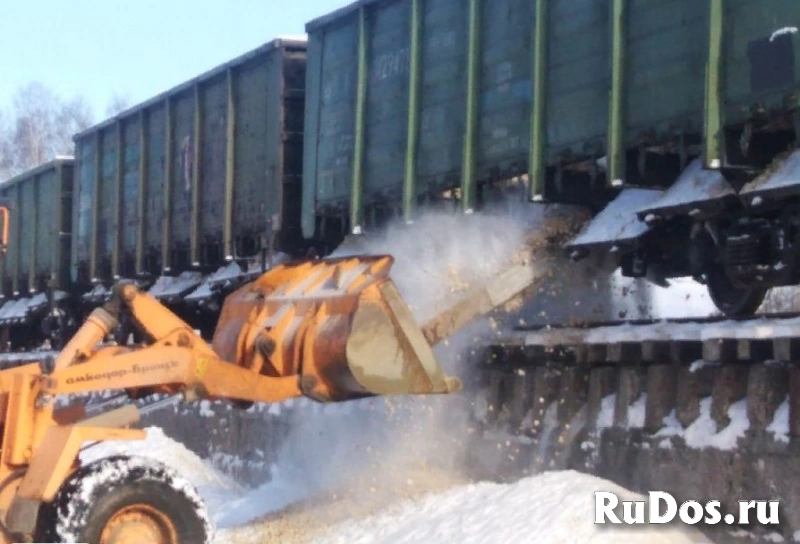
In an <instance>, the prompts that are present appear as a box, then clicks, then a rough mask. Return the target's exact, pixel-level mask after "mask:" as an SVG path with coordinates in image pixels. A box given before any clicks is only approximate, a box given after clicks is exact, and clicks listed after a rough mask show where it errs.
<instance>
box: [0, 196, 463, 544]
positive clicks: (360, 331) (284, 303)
mask: <svg viewBox="0 0 800 544" xmlns="http://www.w3.org/2000/svg"><path fill="white" fill-rule="evenodd" d="M0 211H2V212H3V215H4V216H6V217H7V211H5V210H0ZM392 263H393V259H392V257H389V256H377V257H363V258H362V257H358V258H345V259H338V260H333V259H331V260H316V261H310V262H303V263H296V264H287V265H282V266H279V267H276V268H273V269H272V270H270V271H268V272H266V273H265V274H263V275H262V276H261V277H260V278H258V279H256V280H255V281H253V282H251V283H249V284H247V285H245V286H243V287H241V288H239V289H238V290H237V291H235V292H234V293H232V294H231V295H230V296H229V297H228V298H227V299H226V301H225V303H224V305H223V308H222V312H221V317H220V320H219V323H218V324H217V327H216V330H215V333H214V337H213V341H212V343H211V345H209V344H208V343H207V342H206V341H204V340H203V339H202V338H201V337H200V336H199V335H197V334H196V333H195V332H194V331H193V330H192V328H191V327H189V326H188V325H187V324H186V323H184V322H183V321H182V320H181V319H179V318H178V317H177V316H176V315H174V314H173V313H172V312H170V311H169V310H168V309H166V308H165V307H164V306H163V305H161V304H160V303H159V302H158V301H157V300H156V299H155V298H153V297H151V296H150V295H148V294H146V293H143V292H141V291H139V290H138V289H137V288H136V287H135V286H134V285H131V284H126V283H120V284H118V285H117V286H116V287H115V288H114V291H113V296H112V297H111V299H110V300H109V302H108V303H106V304H105V305H104V306H103V307H100V308H97V309H95V310H94V312H93V313H92V314H91V315H90V316H89V318H88V319H87V320H86V321H85V323H84V324H83V325H82V326H81V328H80V329H79V330H78V331H77V333H76V334H75V335H74V336H73V337H72V339H71V340H70V341H69V342H68V343H67V345H66V346H65V348H64V349H63V350H62V351H61V352H59V354H58V355H57V356H56V357H55V358H52V359H50V360H49V361H41V362H38V363H32V364H27V365H25V366H20V367H16V368H10V369H7V370H3V371H0V425H2V449H1V450H0V543H3V544H10V543H14V542H88V543H91V544H139V543H140V544H178V543H181V544H183V543H185V544H203V543H210V542H211V538H212V536H211V535H212V532H213V530H212V527H211V524H210V523H209V521H208V516H207V515H206V513H205V507H204V505H203V502H202V501H201V499H200V498H199V496H198V495H197V492H196V491H195V490H194V488H192V486H191V485H189V484H188V483H187V482H185V481H183V480H182V479H181V478H180V476H179V475H177V474H176V473H175V472H174V471H173V470H172V469H170V468H168V467H166V466H162V465H159V464H157V463H155V462H153V461H150V460H143V459H137V458H132V457H125V456H119V457H111V458H105V459H102V460H99V461H95V462H94V463H91V464H87V465H85V466H83V465H82V464H81V462H80V460H79V453H80V451H81V449H82V448H84V447H86V446H90V445H91V444H93V443H97V442H101V441H106V440H132V439H142V438H144V437H145V433H144V431H142V430H139V429H135V428H131V427H132V426H133V425H134V424H135V423H136V422H137V421H138V419H139V416H140V412H139V409H138V408H137V407H136V406H135V404H134V403H133V402H132V401H131V402H128V403H127V404H126V405H124V406H123V407H121V408H116V409H114V410H110V411H107V412H105V413H100V414H99V415H95V416H89V415H87V414H88V411H87V405H86V404H85V403H81V402H78V403H75V404H72V405H66V406H65V407H57V406H56V400H57V399H63V398H64V397H65V396H67V397H66V398H68V399H69V398H70V397H68V396H69V395H76V394H85V393H92V392H104V391H111V390H119V391H120V393H121V395H122V396H123V397H124V399H126V400H127V399H138V398H142V397H145V396H148V395H154V394H167V395H172V396H174V395H180V396H181V397H182V398H183V400H186V401H195V400H199V399H210V400H228V401H231V402H235V403H237V404H238V405H240V406H244V407H246V406H248V405H250V404H252V403H272V402H280V401H283V400H286V399H289V398H292V397H298V396H306V397H310V398H311V399H314V400H316V401H320V402H341V401H348V400H351V399H358V398H363V397H369V396H376V395H395V394H401V395H406V394H414V395H416V394H443V393H450V392H454V391H457V390H459V389H460V388H461V382H460V381H459V380H458V379H456V378H452V377H448V376H445V374H444V373H443V371H442V369H441V368H440V366H439V364H438V363H437V361H436V360H435V358H434V355H433V352H432V349H431V347H430V344H429V343H428V341H427V340H426V337H425V335H424V333H423V331H422V329H421V328H420V327H418V326H417V324H416V323H415V321H414V319H413V316H412V315H411V312H410V311H409V309H408V307H407V306H406V304H405V303H404V301H403V300H402V299H401V297H400V295H399V293H398V291H397V289H396V287H395V285H394V284H393V282H392V281H391V279H390V278H389V270H390V268H391V266H392ZM124 312H127V314H128V315H127V316H126V317H129V318H130V319H131V321H132V322H133V323H134V325H135V326H136V327H138V328H139V329H140V330H141V332H142V333H143V337H144V338H146V341H145V342H144V343H142V344H139V345H111V346H109V345H104V344H103V341H104V339H106V338H107V337H109V335H110V334H111V332H112V331H113V330H114V329H115V327H116V326H117V325H118V323H119V321H120V319H121V317H122V314H123V313H124ZM72 400H74V399H72ZM59 406H61V405H59Z"/></svg>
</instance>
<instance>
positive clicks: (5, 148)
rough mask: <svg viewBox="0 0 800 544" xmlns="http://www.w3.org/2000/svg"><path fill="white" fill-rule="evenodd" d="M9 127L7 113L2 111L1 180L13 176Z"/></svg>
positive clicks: (0, 131)
mask: <svg viewBox="0 0 800 544" xmlns="http://www.w3.org/2000/svg"><path fill="white" fill-rule="evenodd" d="M9 134H10V131H9V128H8V123H7V120H6V117H5V115H4V114H3V112H2V111H0V181H2V180H4V179H8V178H9V177H11V174H10V172H11V163H12V160H11V147H10V143H9Z"/></svg>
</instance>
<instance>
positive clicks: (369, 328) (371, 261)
mask: <svg viewBox="0 0 800 544" xmlns="http://www.w3.org/2000/svg"><path fill="white" fill-rule="evenodd" d="M393 262H394V261H393V258H392V257H390V256H376V257H350V258H341V259H325V260H316V261H309V262H302V263H296V264H285V265H281V266H279V267H276V268H274V269H272V270H270V271H269V272H267V273H265V274H264V275H262V276H261V277H260V278H258V279H257V280H255V281H253V282H252V283H250V284H248V285H245V286H244V287H242V288H240V289H239V290H238V291H236V292H234V293H232V294H231V295H230V296H229V297H228V298H227V299H226V301H225V304H224V305H223V309H222V312H221V315H220V321H219V323H218V325H217V330H216V331H215V334H214V340H213V347H214V350H215V351H216V352H217V353H218V354H219V355H220V357H222V358H224V359H226V360H228V361H231V362H235V363H236V364H238V365H241V366H244V367H246V368H250V369H252V370H253V371H254V372H259V373H261V374H263V375H267V376H274V377H288V376H297V377H298V380H299V384H300V389H301V391H302V392H303V394H305V395H306V396H308V397H310V398H313V399H316V400H319V401H326V402H327V401H344V400H350V399H355V398H362V397H368V396H376V395H418V394H441V393H451V392H454V391H458V390H460V389H461V382H460V381H459V380H458V379H457V378H452V377H448V376H445V374H444V372H443V370H442V368H441V367H440V366H439V363H438V362H437V361H436V358H435V357H434V354H433V351H432V349H431V346H430V345H429V344H428V343H427V341H426V340H425V337H424V336H423V334H422V331H421V329H420V327H419V325H418V324H417V323H416V322H415V320H414V317H413V315H412V314H411V311H410V310H409V308H408V306H407V305H406V303H405V302H404V301H403V299H402V297H401V296H400V294H399V292H398V290H397V288H396V286H395V285H394V283H393V282H392V281H391V279H390V278H389V271H390V269H391V266H392V264H393Z"/></svg>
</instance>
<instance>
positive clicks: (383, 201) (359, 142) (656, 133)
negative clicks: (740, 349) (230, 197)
mask: <svg viewBox="0 0 800 544" xmlns="http://www.w3.org/2000/svg"><path fill="white" fill-rule="evenodd" d="M798 27H800V2H797V1H795V0H702V1H698V0H671V1H662V0H593V1H586V0H458V1H452V0H361V1H359V2H355V3H353V4H351V5H349V6H347V7H345V8H342V9H340V10H338V11H336V12H334V13H331V14H329V15H327V16H324V17H321V18H318V19H316V20H314V21H312V22H310V23H309V24H308V25H307V31H308V33H309V58H308V74H307V108H306V127H305V129H306V134H307V138H306V141H305V157H304V160H305V165H304V179H303V185H304V192H303V222H302V227H303V233H304V235H305V236H307V237H311V236H314V235H316V234H317V233H318V232H319V231H320V229H324V228H330V226H331V225H333V226H334V227H337V228H341V229H342V230H344V231H350V232H358V231H360V230H361V229H362V228H363V227H364V225H365V224H369V222H370V221H371V220H372V219H373V218H376V217H377V218H379V219H380V218H381V217H383V216H384V215H385V212H386V211H387V210H388V211H389V212H390V214H392V213H393V214H395V215H396V213H397V211H400V212H401V213H402V215H403V217H404V218H405V219H406V220H411V219H413V217H414V214H415V210H416V209H417V207H418V206H419V205H420V204H421V203H423V202H426V201H427V200H431V199H434V198H436V197H437V195H441V194H442V193H443V192H445V194H449V195H454V196H455V198H457V199H458V200H459V201H460V205H461V208H462V209H463V210H464V211H470V210H473V209H475V208H476V207H479V206H480V205H481V203H482V197H483V196H484V193H485V191H484V188H486V187H490V186H491V184H492V183H494V182H496V181H503V180H508V179H511V178H514V177H518V176H519V177H522V179H525V177H524V176H526V175H527V194H528V197H529V199H530V200H532V201H535V202H555V203H568V204H581V205H588V206H590V207H591V208H592V210H593V211H594V212H600V211H605V212H606V213H605V215H604V216H603V221H605V222H606V223H607V222H608V221H612V222H614V221H616V223H615V224H613V225H609V224H605V225H603V224H596V225H594V227H596V228H594V230H592V231H591V232H586V233H583V235H582V236H581V237H579V239H577V240H576V241H575V243H574V244H572V245H571V247H572V248H573V249H574V250H575V255H576V258H577V257H580V256H582V255H584V254H585V252H586V251H587V250H596V249H601V250H613V253H614V254H615V255H617V256H619V257H620V258H621V259H622V260H621V265H622V268H623V273H625V274H626V275H631V276H636V277H638V276H648V277H650V276H651V274H650V273H651V272H654V271H655V269H656V268H657V269H658V271H657V272H655V276H654V277H655V280H656V281H657V282H658V283H661V284H663V282H664V281H665V279H666V278H669V277H678V276H694V277H696V278H697V279H698V280H699V281H701V282H710V283H711V284H714V286H715V287H710V290H711V291H712V298H714V300H715V302H717V304H718V306H720V308H721V309H723V311H725V312H726V313H738V312H740V311H744V310H747V309H748V308H750V309H752V306H753V305H754V304H756V303H758V302H759V301H760V296H759V293H758V292H757V291H761V290H763V289H762V288H763V287H764V286H767V287H769V286H774V285H778V284H786V283H787V282H788V283H796V281H797V280H798V279H800V278H794V275H797V274H796V273H795V272H793V271H792V270H794V269H793V268H792V267H791V266H788V265H787V263H786V262H785V260H786V259H788V258H789V255H787V254H784V253H781V252H782V251H784V249H785V245H786V244H784V245H783V246H781V249H774V248H772V249H769V248H767V247H766V246H758V247H756V246H755V245H753V247H750V246H748V247H744V246H743V245H742V244H744V242H737V244H739V245H742V247H738V245H737V244H734V243H733V242H735V241H736V240H737V238H736V235H734V234H731V241H732V242H731V244H729V245H728V244H726V243H724V242H721V240H722V238H720V237H719V236H717V234H716V233H715V234H713V235H712V238H714V242H713V244H712V246H715V247H716V249H715V251H716V252H719V253H720V255H718V256H715V257H713V258H712V261H714V262H713V263H710V262H705V261H704V260H702V259H701V260H700V261H698V260H697V258H696V257H689V256H688V255H695V254H702V253H704V252H706V251H710V250H709V249H708V247H706V246H705V244H706V242H705V241H703V242H702V244H703V246H702V247H699V248H695V249H696V251H694V250H693V251H692V252H687V251H680V250H679V251H677V252H676V251H670V248H684V249H685V248H686V247H687V244H689V242H690V240H688V239H687V237H689V236H693V237H694V238H691V240H694V239H695V238H697V231H698V229H700V230H703V231H706V230H708V228H709V227H708V225H705V226H704V225H703V224H699V223H697V221H699V220H700V219H701V218H703V217H706V218H708V217H710V218H712V219H714V220H716V221H723V222H724V221H727V220H729V219H730V216H729V214H728V215H721V216H715V215H713V214H714V213H715V210H719V209H723V210H726V212H725V213H728V212H730V209H729V208H728V207H726V206H728V205H729V204H730V203H731V202H733V204H734V207H735V201H736V200H737V199H736V194H737V192H738V191H740V190H742V186H743V184H745V183H748V182H749V181H752V179H753V178H754V177H756V176H758V175H759V174H760V173H762V172H763V171H764V170H765V169H766V168H767V167H768V165H769V164H770V163H771V162H772V160H773V159H774V158H775V157H776V156H777V155H778V154H779V153H781V152H782V151H784V150H786V149H787V148H789V147H791V146H793V145H794V144H795V142H796V134H797V130H796V128H795V127H797V126H800V125H798V123H797V118H798V117H797V105H798V100H800V98H798V97H799V96H800V95H799V94H798V79H797V78H798V75H800V72H798V62H800V51H799V50H798V46H797V37H796V33H797V31H798ZM695 161H700V163H697V162H695ZM697 164H700V165H701V166H702V167H703V168H701V171H702V172H705V173H706V174H708V173H709V172H711V174H709V175H703V174H702V172H701V173H699V174H698V172H697V170H696V166H697ZM787 175H789V174H787ZM798 175H799V176H800V174H798ZM698 176H699V181H698V179H697V178H698ZM792 176H794V173H792V174H790V175H789V177H790V178H792ZM784 177H785V176H784ZM792 179H793V178H792ZM720 180H721V182H720ZM679 182H680V183H679ZM720 183H722V184H725V185H726V186H720ZM709 184H710V185H709ZM728 184H730V186H727V185H728ZM768 185H769V184H768ZM772 185H775V183H773V184H772ZM772 185H769V187H770V189H769V195H771V196H770V197H769V198H768V195H766V194H764V195H762V194H760V193H759V191H761V189H758V188H753V187H752V186H748V187H747V188H746V191H749V192H745V193H742V194H741V195H739V196H744V195H745V194H746V195H749V196H750V197H752V199H753V200H754V201H756V202H759V203H760V202H761V201H762V200H768V201H769V200H770V198H772V200H774V199H775V197H776V196H780V195H785V194H787V189H786V188H785V186H786V185H787V183H786V182H785V181H782V182H780V183H778V184H777V185H779V187H772ZM788 185H789V186H791V187H795V185H798V184H793V183H788ZM678 186H679V187H678ZM687 186H691V188H692V190H691V191H686V190H684V189H685V188H686V187H687ZM697 186H702V187H700V189H698V187H697ZM675 187H678V189H675V190H674V191H673V192H672V193H671V194H669V195H664V194H663V191H664V190H665V189H674V188H675ZM759 187H760V185H759ZM676 191H677V192H679V193H680V194H676ZM753 191H755V192H753ZM788 191H789V193H791V191H792V190H791V189H790V190H788ZM620 192H625V194H624V195H622V199H621V200H618V201H616V203H617V207H616V208H613V209H607V208H606V206H607V205H608V204H609V203H611V202H612V201H614V199H615V198H617V197H618V196H620ZM690 193H691V194H690ZM699 194H705V195H706V197H709V196H710V197H712V198H710V199H709V198H706V199H705V205H706V207H707V208H708V212H707V213H706V211H704V209H705V208H703V209H701V208H702V207H701V208H697V206H694V205H693V204H694V200H695V196H697V195H699ZM662 196H665V198H666V200H664V201H659V199H660V198H661V197H662ZM667 197H668V198H667ZM718 197H719V198H718ZM756 197H758V198H756ZM687 199H688V200H687ZM677 204H680V205H677ZM690 204H692V205H691V206H690ZM664 210H667V211H668V212H669V213H667V212H665V211H664ZM656 212H658V213H656ZM739 212H740V213H744V214H745V216H747V217H749V216H750V215H748V214H749V213H750V212H749V211H742V210H739ZM626 214H628V215H626ZM681 214H682V215H681ZM708 214H711V215H708ZM677 216H680V217H681V218H680V219H678V220H679V223H680V224H679V225H675V224H673V223H672V222H670V221H668V220H669V219H671V218H673V217H677ZM647 217H651V219H654V220H656V221H664V223H663V226H665V227H666V228H665V229H656V228H654V227H652V226H650V225H647V224H645V221H644V220H645V218H647ZM619 218H622V220H620V219H619ZM620 221H621V222H620ZM787 221H788V220H787ZM693 222H695V223H693ZM788 225H789V223H787V224H786V225H784V226H785V227H786V228H788ZM776 228H777V226H776V225H771V226H767V227H765V229H766V232H767V233H770V232H773V233H774V232H777V231H776V230H775V229H776ZM675 232H679V233H681V234H680V235H679V236H678V237H677V238H674V237H673V238H670V236H664V235H662V234H664V233H675ZM783 235H785V236H789V237H792V236H793V235H794V231H792V230H791V229H790V230H788V231H786V232H785V233H784V234H781V236H783ZM760 237H761V238H768V237H769V234H762V235H760ZM700 238H703V237H700ZM698 239H699V238H698ZM748 243H750V244H751V245H752V244H755V242H752V241H751V242H748ZM734 246H737V247H734ZM603 248H604V249H603ZM770 251H772V257H764V256H763V255H765V254H767V253H769V252H770ZM726 252H727V253H726ZM635 253H637V254H635ZM777 254H780V257H775V255H777ZM715 255H716V254H715ZM725 255H727V256H725ZM770 259H771V260H770ZM781 259H783V260H781ZM656 261H658V262H656ZM690 261H692V262H690ZM723 261H724V262H725V263H727V264H724V265H721V264H720V263H722V262H723ZM781 263H782V264H784V267H782V268H781V270H783V269H784V268H785V271H784V272H782V273H781V279H777V278H776V277H772V278H771V279H768V278H766V276H764V274H758V273H755V272H752V270H755V269H754V268H753V267H757V266H758V267H764V266H777V265H779V264H781ZM651 264H652V265H654V266H650V265H651ZM728 265H735V266H737V267H744V268H742V270H745V269H747V270H750V272H745V273H743V274H739V273H736V274H733V275H731V273H730V269H729V266H728ZM709 267H713V268H714V271H713V272H709V270H710V268H709ZM726 267H727V268H726ZM720 270H727V271H726V272H724V273H722V272H720ZM799 270H800V269H799ZM790 271H791V272H790ZM762 272H763V271H762ZM734 276H735V277H734ZM759 278H760V279H759ZM754 282H755V283H759V284H760V287H759V289H758V290H756V291H753V292H751V291H752V289H751V288H752V287H753V284H754ZM715 289H716V294H715V293H714V291H715ZM748 293H750V294H748ZM724 299H727V300H728V302H725V300H724ZM737 301H738V302H737ZM737 308H738V309H737Z"/></svg>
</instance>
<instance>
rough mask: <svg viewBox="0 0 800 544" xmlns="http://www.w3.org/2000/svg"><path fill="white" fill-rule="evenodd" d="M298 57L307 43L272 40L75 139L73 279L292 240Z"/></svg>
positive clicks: (297, 172)
mask: <svg viewBox="0 0 800 544" xmlns="http://www.w3.org/2000/svg"><path fill="white" fill-rule="evenodd" d="M305 62H306V43H305V41H303V40H294V39H278V40H275V41H272V42H269V43H267V44H265V45H264V46H262V47H260V48H258V49H255V50H253V51H251V52H249V53H247V54H245V55H242V56H240V57H238V58H236V59H234V60H232V61H230V62H228V63H226V64H224V65H222V66H219V67H217V68H214V69H213V70H211V71H209V72H207V73H205V74H202V75H200V76H198V77H196V78H194V79H192V80H191V81H187V82H185V83H183V84H181V85H179V86H177V87H175V88H173V89H170V90H169V91H167V92H165V93H163V94H161V95H159V96H157V97H155V98H153V99H151V100H148V101H146V102H144V103H142V104H139V105H137V106H135V107H133V108H131V109H129V110H127V111H125V112H122V113H121V114H119V115H118V116H116V117H114V118H112V119H109V120H107V121H105V122H103V123H101V124H99V125H97V126H94V127H92V128H90V129H88V130H86V131H84V132H81V133H80V134H78V135H76V136H75V147H76V161H77V165H76V197H75V198H76V206H75V207H74V221H75V224H76V236H75V244H74V245H73V251H72V278H73V280H74V281H75V282H76V283H77V284H79V285H84V286H86V285H89V284H90V283H91V282H103V283H107V282H109V281H113V280H114V279H115V278H120V277H127V278H140V277H150V278H152V277H159V276H161V275H162V274H165V275H177V274H179V273H181V272H183V271H186V270H195V271H209V270H214V269H215V268H216V267H219V266H221V265H223V264H224V263H226V262H227V261H230V260H233V259H240V258H247V257H251V256H253V255H257V254H258V252H259V251H260V250H261V249H262V247H263V246H264V245H265V239H266V238H269V241H268V243H270V244H273V243H274V244H275V246H276V249H280V247H282V246H284V245H285V246H287V247H292V246H294V245H296V241H295V240H297V239H298V238H300V225H299V212H300V200H301V196H300V192H301V189H302V187H301V183H302V180H301V176H302V145H303V143H302V142H303V108H304V89H305Z"/></svg>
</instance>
